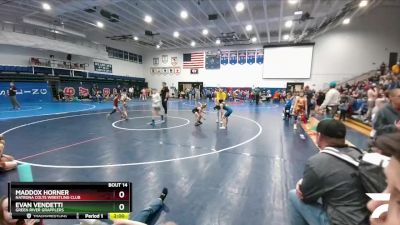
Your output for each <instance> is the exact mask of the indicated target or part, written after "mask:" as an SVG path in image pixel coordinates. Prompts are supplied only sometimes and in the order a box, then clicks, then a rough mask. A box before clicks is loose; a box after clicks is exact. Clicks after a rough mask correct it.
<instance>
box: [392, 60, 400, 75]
mask: <svg viewBox="0 0 400 225" xmlns="http://www.w3.org/2000/svg"><path fill="white" fill-rule="evenodd" d="M392 73H393V74H394V75H398V74H400V62H397V63H396V64H394V65H393V66H392Z"/></svg>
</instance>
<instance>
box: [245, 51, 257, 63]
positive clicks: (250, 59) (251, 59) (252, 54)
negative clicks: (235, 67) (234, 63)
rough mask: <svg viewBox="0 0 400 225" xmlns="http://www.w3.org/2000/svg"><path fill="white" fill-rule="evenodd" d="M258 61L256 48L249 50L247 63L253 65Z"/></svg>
mask: <svg viewBox="0 0 400 225" xmlns="http://www.w3.org/2000/svg"><path fill="white" fill-rule="evenodd" d="M255 62H256V50H247V64H250V65H253V64H254V63H255Z"/></svg>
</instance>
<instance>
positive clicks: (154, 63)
mask: <svg viewBox="0 0 400 225" xmlns="http://www.w3.org/2000/svg"><path fill="white" fill-rule="evenodd" d="M158 64H159V58H153V65H155V66H157V65H158Z"/></svg>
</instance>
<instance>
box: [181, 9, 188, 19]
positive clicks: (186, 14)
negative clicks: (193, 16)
mask: <svg viewBox="0 0 400 225" xmlns="http://www.w3.org/2000/svg"><path fill="white" fill-rule="evenodd" d="M187 17H188V13H187V12H186V11H185V10H182V11H181V18H182V19H186V18H187Z"/></svg>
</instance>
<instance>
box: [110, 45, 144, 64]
mask: <svg viewBox="0 0 400 225" xmlns="http://www.w3.org/2000/svg"><path fill="white" fill-rule="evenodd" d="M106 51H107V53H108V57H109V58H114V59H120V60H124V61H129V62H134V63H140V64H142V63H143V61H142V59H143V58H142V56H141V55H137V54H135V53H132V52H126V51H122V50H119V49H115V48H110V47H106Z"/></svg>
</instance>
